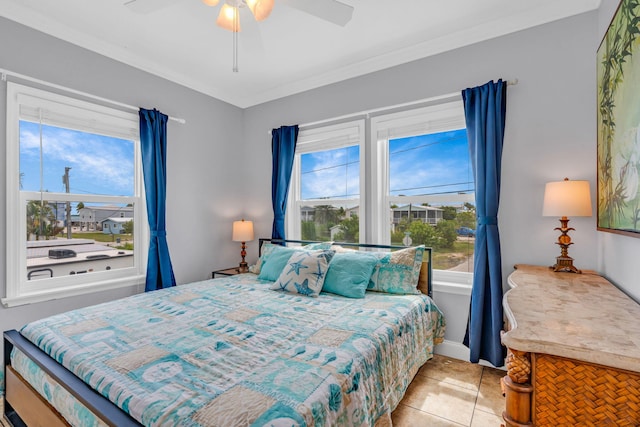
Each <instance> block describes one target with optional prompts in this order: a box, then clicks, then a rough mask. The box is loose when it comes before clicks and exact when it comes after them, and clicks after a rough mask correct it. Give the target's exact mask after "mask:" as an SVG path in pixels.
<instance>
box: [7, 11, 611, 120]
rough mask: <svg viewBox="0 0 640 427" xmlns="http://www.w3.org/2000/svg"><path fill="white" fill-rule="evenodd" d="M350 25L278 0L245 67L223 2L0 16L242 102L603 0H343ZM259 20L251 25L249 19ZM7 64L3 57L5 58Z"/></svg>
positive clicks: (245, 56) (246, 52)
mask: <svg viewBox="0 0 640 427" xmlns="http://www.w3.org/2000/svg"><path fill="white" fill-rule="evenodd" d="M341 1H342V2H343V3H346V4H349V5H351V6H353V7H354V12H353V18H352V20H351V21H350V22H349V23H348V24H347V25H346V26H345V27H340V26H337V25H335V24H331V23H329V22H326V21H323V20H321V19H319V18H317V17H315V16H312V15H309V14H306V13H303V12H301V11H299V10H297V9H293V8H291V7H288V6H286V5H284V4H279V3H278V0H275V8H274V10H273V12H272V14H271V16H270V17H269V18H268V19H267V20H265V21H262V22H260V23H255V22H250V21H249V20H248V19H243V20H242V21H241V26H242V30H243V31H242V32H241V33H240V34H239V45H240V50H239V57H238V60H239V72H238V73H233V72H232V64H233V50H232V45H233V39H232V33H231V32H229V31H226V30H223V29H221V28H219V27H218V26H216V24H215V21H216V18H217V15H218V10H219V8H220V6H217V7H215V8H211V7H208V6H206V5H204V4H203V3H202V2H201V1H200V0H175V1H174V2H173V4H170V5H169V6H167V7H164V8H162V9H160V10H157V11H155V12H152V13H148V14H138V13H135V12H132V11H131V10H130V9H129V8H127V7H125V6H124V5H123V4H124V3H125V2H126V1H125V0H101V1H97V0H55V1H52V0H0V16H4V17H6V18H8V19H11V20H14V21H17V22H19V23H22V24H24V25H27V26H30V27H33V28H35V29H37V30H39V31H43V32H45V33H48V34H50V35H52V36H55V37H58V38H60V39H63V40H66V41H69V42H71V43H74V44H76V45H79V46H82V47H84V48H87V49H90V50H93V51H95V52H98V53H100V54H103V55H105V56H108V57H111V58H113V59H116V60H118V61H121V62H124V63H127V64H130V65H132V66H134V67H137V68H140V69H142V70H145V71H148V72H150V73H153V74H156V75H158V76H161V77H164V78H167V79H169V80H172V81H174V82H177V83H180V84H182V85H184V86H187V87H190V88H192V89H195V90H197V91H200V92H203V93H205V94H208V95H211V96H213V97H215V98H218V99H221V100H223V101H226V102H229V103H231V104H234V105H236V106H238V107H241V108H246V107H249V106H252V105H256V104H259V103H262V102H266V101H270V100H273V99H276V98H280V97H283V96H287V95H291V94H294V93H298V92H302V91H304V90H308V89H312V88H316V87H319V86H323V85H326V84H330V83H334V82H337V81H340V80H344V79H347V78H351V77H356V76H359V75H362V74H366V73H370V72H373V71H377V70H381V69H384V68H388V67H392V66H395V65H398V64H402V63H405V62H409V61H413V60H416V59H419V58H424V57H426V56H430V55H434V54H437V53H440V52H444V51H447V50H451V49H455V48H457V47H461V46H465V45H468V44H471V43H475V42H478V41H482V40H486V39H489V38H492V37H497V36H500V35H503V34H507V33H511V32H514V31H518V30H521V29H525V28H529V27H532V26H535V25H540V24H543V23H546V22H550V21H554V20H557V19H561V18H565V17H568V16H572V15H576V14H579V13H583V12H587V11H590V10H593V9H597V8H598V7H599V5H600V0H403V1H393V0H341ZM252 24H253V25H252ZM0 65H1V64H0Z"/></svg>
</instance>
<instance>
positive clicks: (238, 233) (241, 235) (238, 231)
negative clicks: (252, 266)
mask: <svg viewBox="0 0 640 427" xmlns="http://www.w3.org/2000/svg"><path fill="white" fill-rule="evenodd" d="M232 240H233V241H234V242H242V250H241V251H240V255H241V256H242V262H240V266H239V267H238V271H239V272H240V273H246V272H247V271H249V266H248V265H247V263H246V262H245V260H244V257H246V256H247V251H246V246H245V243H246V242H250V241H252V240H253V221H245V220H244V219H243V220H242V221H234V222H233V237H232Z"/></svg>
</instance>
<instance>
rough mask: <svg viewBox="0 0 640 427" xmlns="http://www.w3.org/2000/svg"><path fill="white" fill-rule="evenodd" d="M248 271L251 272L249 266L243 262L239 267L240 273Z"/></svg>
mask: <svg viewBox="0 0 640 427" xmlns="http://www.w3.org/2000/svg"><path fill="white" fill-rule="evenodd" d="M247 271H249V264H247V263H246V262H244V261H243V262H241V263H240V265H239V266H238V273H246V272H247Z"/></svg>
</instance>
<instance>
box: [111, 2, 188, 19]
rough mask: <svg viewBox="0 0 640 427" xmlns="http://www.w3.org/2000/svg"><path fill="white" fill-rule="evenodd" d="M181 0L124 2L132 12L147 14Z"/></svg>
mask: <svg viewBox="0 0 640 427" xmlns="http://www.w3.org/2000/svg"><path fill="white" fill-rule="evenodd" d="M179 1H181V0H126V1H125V2H124V3H123V4H124V5H125V6H126V7H128V8H129V10H131V11H132V12H135V13H140V14H143V15H144V14H147V13H151V12H155V11H156V10H160V9H163V8H165V7H167V6H170V5H172V4H174V3H177V2H179Z"/></svg>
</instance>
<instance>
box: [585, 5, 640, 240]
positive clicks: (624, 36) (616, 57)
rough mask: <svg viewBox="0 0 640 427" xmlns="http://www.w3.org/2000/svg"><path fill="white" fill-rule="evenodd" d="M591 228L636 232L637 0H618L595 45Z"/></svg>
mask: <svg viewBox="0 0 640 427" xmlns="http://www.w3.org/2000/svg"><path fill="white" fill-rule="evenodd" d="M596 75H597V102H598V109H597V127H598V129H597V139H598V142H597V229H598V230H599V231H606V232H611V233H617V234H622V235H626V236H632V237H640V185H639V184H640V0H621V1H620V3H619V5H618V8H617V10H616V12H615V14H614V15H613V18H612V19H611V23H610V24H609V27H608V29H607V31H606V33H605V35H604V38H603V40H602V42H601V43H600V46H599V47H598V51H597V71H596Z"/></svg>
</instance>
